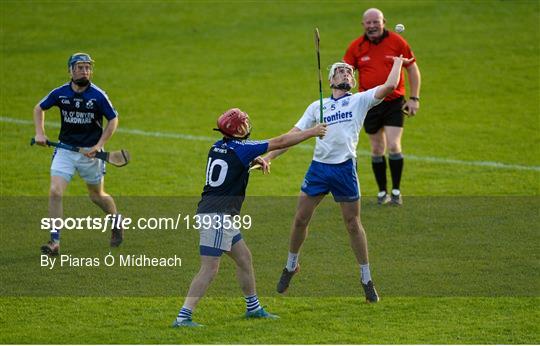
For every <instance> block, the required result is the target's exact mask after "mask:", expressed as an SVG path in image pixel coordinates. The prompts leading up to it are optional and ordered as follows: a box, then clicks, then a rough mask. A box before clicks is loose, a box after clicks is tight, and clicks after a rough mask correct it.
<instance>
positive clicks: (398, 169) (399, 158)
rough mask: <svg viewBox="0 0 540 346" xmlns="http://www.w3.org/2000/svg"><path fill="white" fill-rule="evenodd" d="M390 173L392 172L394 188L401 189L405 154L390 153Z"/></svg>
mask: <svg viewBox="0 0 540 346" xmlns="http://www.w3.org/2000/svg"><path fill="white" fill-rule="evenodd" d="M388 164H389V165H390V174H392V190H399V184H400V183H401V173H402V172H403V155H402V154H401V153H397V154H390V155H388Z"/></svg>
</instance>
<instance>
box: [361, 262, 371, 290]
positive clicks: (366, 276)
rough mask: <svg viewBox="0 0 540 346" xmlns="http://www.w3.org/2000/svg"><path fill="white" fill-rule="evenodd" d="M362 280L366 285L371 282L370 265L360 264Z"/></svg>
mask: <svg viewBox="0 0 540 346" xmlns="http://www.w3.org/2000/svg"><path fill="white" fill-rule="evenodd" d="M360 280H362V283H363V284H364V285H367V283H368V282H370V281H371V272H370V271H369V263H367V264H360Z"/></svg>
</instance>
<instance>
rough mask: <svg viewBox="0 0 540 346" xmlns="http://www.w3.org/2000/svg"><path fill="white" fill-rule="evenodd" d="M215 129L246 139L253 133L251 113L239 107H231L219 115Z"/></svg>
mask: <svg viewBox="0 0 540 346" xmlns="http://www.w3.org/2000/svg"><path fill="white" fill-rule="evenodd" d="M215 130H217V131H219V132H221V133H222V134H223V135H225V136H227V137H232V138H238V139H246V138H248V137H249V134H250V133H251V122H250V120H249V115H247V113H245V112H242V111H241V110H240V109H239V108H232V109H229V110H228V111H226V112H225V113H223V114H221V115H220V116H219V118H218V120H217V129H215Z"/></svg>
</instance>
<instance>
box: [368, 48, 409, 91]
mask: <svg viewBox="0 0 540 346" xmlns="http://www.w3.org/2000/svg"><path fill="white" fill-rule="evenodd" d="M392 59H394V65H393V66H392V70H390V73H389V74H388V78H387V79H386V82H385V83H384V84H382V85H379V87H378V88H377V91H376V92H375V97H376V98H378V99H379V100H382V99H384V98H385V97H386V96H388V95H390V94H391V93H392V91H394V89H395V88H397V86H398V84H399V79H400V78H401V67H402V66H403V64H407V63H409V62H411V61H413V59H412V58H411V59H406V58H404V57H403V56H402V55H400V56H394V57H392Z"/></svg>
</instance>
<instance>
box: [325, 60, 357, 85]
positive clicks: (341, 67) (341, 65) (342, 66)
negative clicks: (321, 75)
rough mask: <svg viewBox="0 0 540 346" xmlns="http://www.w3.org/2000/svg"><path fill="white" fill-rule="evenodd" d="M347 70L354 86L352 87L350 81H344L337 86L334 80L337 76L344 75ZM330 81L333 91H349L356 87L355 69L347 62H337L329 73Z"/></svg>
mask: <svg viewBox="0 0 540 346" xmlns="http://www.w3.org/2000/svg"><path fill="white" fill-rule="evenodd" d="M345 70H347V71H348V72H349V73H350V74H351V76H352V80H353V85H350V84H349V82H348V81H343V82H340V83H338V84H337V85H335V84H334V83H333V81H332V79H334V77H335V76H336V74H341V73H344V71H345ZM328 81H329V82H330V88H332V89H340V90H346V91H349V90H351V89H352V88H354V87H355V86H356V79H355V78H354V68H353V67H352V66H351V65H349V64H347V63H345V62H336V63H335V64H333V65H332V66H331V67H330V71H329V73H328Z"/></svg>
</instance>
